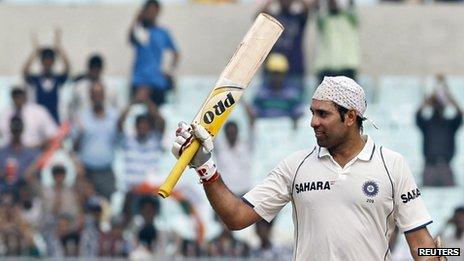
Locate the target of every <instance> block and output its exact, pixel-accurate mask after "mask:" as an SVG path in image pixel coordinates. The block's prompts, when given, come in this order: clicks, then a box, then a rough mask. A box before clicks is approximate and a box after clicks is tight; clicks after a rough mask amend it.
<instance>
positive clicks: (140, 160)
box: [118, 99, 165, 191]
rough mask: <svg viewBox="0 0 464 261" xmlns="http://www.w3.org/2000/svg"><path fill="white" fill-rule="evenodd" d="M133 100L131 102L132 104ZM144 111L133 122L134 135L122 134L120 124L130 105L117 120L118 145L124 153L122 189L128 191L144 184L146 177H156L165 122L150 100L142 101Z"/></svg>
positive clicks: (121, 124)
mask: <svg viewBox="0 0 464 261" xmlns="http://www.w3.org/2000/svg"><path fill="white" fill-rule="evenodd" d="M134 103H136V101H134V102H132V104H134ZM144 104H145V105H146V107H147V109H148V112H147V113H146V114H141V115H138V116H137V117H136V119H135V136H134V135H128V134H124V131H123V124H124V122H125V120H126V117H127V114H128V112H129V109H130V107H131V106H130V105H129V106H128V107H127V108H126V109H125V110H124V112H123V113H122V114H121V117H120V118H119V120H118V130H119V133H120V135H121V136H122V139H121V146H122V150H123V152H124V166H125V171H124V174H123V176H124V177H123V180H124V181H123V183H124V190H125V191H130V190H132V189H133V188H134V187H137V186H138V185H140V184H141V183H142V182H143V181H146V178H147V174H156V175H159V174H160V173H159V167H160V166H159V165H160V158H161V153H162V151H163V148H162V144H161V141H162V138H163V133H164V126H165V121H164V119H163V117H162V116H161V114H160V112H159V111H158V107H157V106H156V104H155V103H153V102H152V101H151V100H150V99H146V100H145V101H144Z"/></svg>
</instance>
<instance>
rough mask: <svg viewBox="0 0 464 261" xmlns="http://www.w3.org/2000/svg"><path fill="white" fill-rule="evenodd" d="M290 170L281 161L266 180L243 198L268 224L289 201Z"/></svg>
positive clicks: (284, 161)
mask: <svg viewBox="0 0 464 261" xmlns="http://www.w3.org/2000/svg"><path fill="white" fill-rule="evenodd" d="M290 187H291V184H290V168H289V165H288V162H287V161H286V160H283V161H281V162H280V163H279V164H278V165H277V166H276V167H275V168H274V169H273V170H272V171H271V172H270V173H269V174H268V176H267V177H266V179H265V180H264V181H263V182H262V183H261V184H259V185H257V186H256V187H254V188H253V189H251V190H250V191H249V192H248V193H246V194H245V195H244V196H243V198H244V200H245V201H246V202H247V203H248V204H249V205H251V206H252V207H253V209H254V210H255V211H256V213H258V215H260V216H261V217H262V218H263V219H265V220H266V221H268V222H270V221H271V220H272V219H273V218H274V217H275V216H276V215H277V213H279V211H280V210H281V209H282V208H283V207H284V206H285V205H286V204H287V203H288V202H289V201H290V200H291V190H290Z"/></svg>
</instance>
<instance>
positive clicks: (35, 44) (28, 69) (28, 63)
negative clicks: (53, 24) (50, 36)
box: [22, 34, 39, 81]
mask: <svg viewBox="0 0 464 261" xmlns="http://www.w3.org/2000/svg"><path fill="white" fill-rule="evenodd" d="M31 42H32V53H31V54H30V55H29V57H28V58H27V60H26V63H25V64H24V66H23V71H22V73H23V78H24V80H25V81H27V78H28V76H29V75H30V74H31V67H32V63H33V62H34V59H35V58H36V57H37V56H38V55H39V45H38V41H37V35H35V34H34V35H32V36H31Z"/></svg>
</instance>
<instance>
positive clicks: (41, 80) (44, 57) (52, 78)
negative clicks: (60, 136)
mask: <svg viewBox="0 0 464 261" xmlns="http://www.w3.org/2000/svg"><path fill="white" fill-rule="evenodd" d="M33 45H34V51H33V53H32V54H31V56H30V57H29V59H28V60H27V62H26V64H25V65H24V69H23V77H24V80H25V81H26V82H27V83H28V84H29V85H30V86H31V87H32V88H33V92H34V94H35V99H36V101H37V103H38V104H40V105H43V106H44V107H45V108H47V110H48V111H49V112H50V114H51V115H52V117H53V119H54V120H55V122H56V123H59V122H60V117H59V112H58V102H59V100H58V99H59V89H60V88H61V87H62V86H63V85H64V83H65V82H66V80H67V79H68V74H69V71H70V65H69V61H68V58H67V57H66V54H65V52H64V50H63V48H62V45H61V31H60V30H59V29H57V30H56V31H55V46H54V48H43V49H41V50H39V48H38V46H37V43H36V41H34V42H33ZM36 57H40V62H41V66H42V68H41V72H40V73H39V74H33V73H32V72H31V67H32V63H33V62H34V60H35V58H36ZM56 57H59V58H61V59H62V61H63V64H64V71H63V72H62V73H56V72H55V71H54V69H53V66H54V64H55V60H56Z"/></svg>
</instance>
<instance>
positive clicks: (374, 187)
mask: <svg viewBox="0 0 464 261" xmlns="http://www.w3.org/2000/svg"><path fill="white" fill-rule="evenodd" d="M362 190H363V192H364V194H366V196H368V197H371V198H373V197H375V196H377V194H379V185H378V184H377V182H375V181H372V180H369V181H366V182H364V184H363V186H362Z"/></svg>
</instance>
